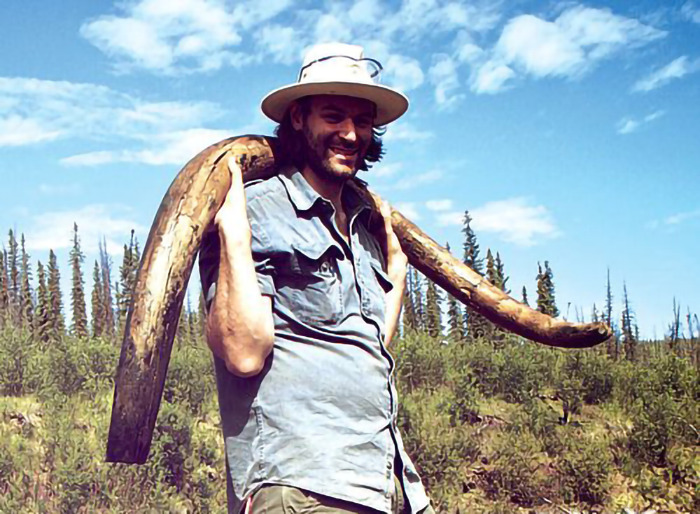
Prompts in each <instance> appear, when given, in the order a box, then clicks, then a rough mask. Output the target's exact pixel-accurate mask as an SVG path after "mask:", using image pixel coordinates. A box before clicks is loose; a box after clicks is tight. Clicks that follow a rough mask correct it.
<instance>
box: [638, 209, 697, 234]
mask: <svg viewBox="0 0 700 514" xmlns="http://www.w3.org/2000/svg"><path fill="white" fill-rule="evenodd" d="M693 219H700V209H695V210H692V211H684V212H677V213H675V214H672V215H670V216H667V217H665V218H664V219H662V220H654V221H651V222H649V223H647V227H648V228H651V229H657V228H659V227H667V228H669V229H673V228H676V227H677V226H678V225H680V224H682V223H685V222H687V221H690V220H693Z"/></svg>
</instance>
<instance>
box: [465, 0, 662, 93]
mask: <svg viewBox="0 0 700 514" xmlns="http://www.w3.org/2000/svg"><path fill="white" fill-rule="evenodd" d="M665 35H666V33H665V32H664V31H661V30H658V29H656V28H654V27H651V26H648V25H645V24H643V23H641V22H639V21H638V20H635V19H632V18H627V17H624V16H620V15H617V14H614V13H613V12H612V11H610V10H609V9H596V8H591V7H585V6H582V5H575V6H573V7H569V8H567V9H566V10H564V11H563V12H562V13H561V14H560V15H559V16H558V17H557V18H556V19H554V20H552V21H548V20H546V19H543V18H540V17H538V16H534V15H531V14H523V15H519V16H516V17H514V18H512V19H511V20H510V21H508V23H507V24H506V25H505V27H504V28H503V31H502V33H501V35H500V37H499V39H498V42H497V43H496V45H495V46H494V48H493V49H492V51H491V52H490V58H489V59H488V60H486V61H484V62H483V63H482V65H481V66H480V67H478V68H477V69H476V70H475V72H474V73H473V74H472V77H471V89H472V91H474V92H475V93H496V92H499V91H502V90H504V89H505V88H506V86H507V84H508V81H509V80H511V79H513V78H515V77H516V76H531V77H533V78H543V77H563V78H576V77H580V76H581V75H583V74H585V73H586V72H588V71H590V70H591V69H593V68H594V67H595V66H596V65H597V63H598V62H600V61H602V60H603V59H606V58H610V57H612V56H614V55H616V54H619V53H621V52H624V51H627V50H629V49H632V48H637V47H640V46H643V45H645V44H648V43H650V42H652V41H654V40H657V39H659V38H662V37H664V36H665Z"/></svg>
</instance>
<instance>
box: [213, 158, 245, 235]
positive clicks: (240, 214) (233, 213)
mask: <svg viewBox="0 0 700 514" xmlns="http://www.w3.org/2000/svg"><path fill="white" fill-rule="evenodd" d="M228 169H229V172H230V173H231V187H230V188H229V190H228V193H227V194H226V198H225V199H224V203H223V204H222V205H221V208H220V209H219V211H218V212H217V213H216V216H215V217H214V223H215V224H216V226H217V227H218V229H219V234H220V235H221V237H222V239H224V240H225V241H226V242H227V243H229V244H231V243H234V244H235V243H240V244H247V245H250V239H251V233H250V223H249V222H248V214H247V212H246V201H245V189H244V186H243V173H242V171H241V168H240V166H239V165H238V163H237V162H236V160H235V159H234V158H233V157H231V158H229V160H228Z"/></svg>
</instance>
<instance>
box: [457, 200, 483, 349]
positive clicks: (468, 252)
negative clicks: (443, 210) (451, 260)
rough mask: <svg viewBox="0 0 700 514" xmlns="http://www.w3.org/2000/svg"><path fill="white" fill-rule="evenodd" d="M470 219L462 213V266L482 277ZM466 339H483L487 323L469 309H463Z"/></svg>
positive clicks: (480, 263) (481, 266)
mask: <svg viewBox="0 0 700 514" xmlns="http://www.w3.org/2000/svg"><path fill="white" fill-rule="evenodd" d="M471 222H472V218H471V216H470V215H469V211H464V221H463V226H462V234H464V245H463V248H464V259H463V261H464V264H466V265H467V266H469V267H470V268H471V269H472V270H474V271H476V272H477V273H479V274H480V275H483V274H484V273H483V260H482V259H481V257H479V244H478V243H477V241H476V234H475V233H474V230H473V229H472V227H471ZM465 313H466V325H467V337H469V338H470V339H472V340H474V339H477V338H479V337H484V336H485V335H486V332H487V327H488V321H487V320H486V318H484V317H483V316H482V315H481V314H479V313H478V312H476V311H475V310H474V309H472V308H471V307H467V308H466V309H465Z"/></svg>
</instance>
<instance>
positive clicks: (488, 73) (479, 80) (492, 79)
mask: <svg viewBox="0 0 700 514" xmlns="http://www.w3.org/2000/svg"><path fill="white" fill-rule="evenodd" d="M513 77H515V72H514V71H513V70H511V69H510V68H509V67H508V66H506V65H505V64H499V63H498V62H495V61H488V62H487V63H486V64H484V65H483V66H481V67H480V68H478V70H477V71H476V73H475V74H474V75H473V76H472V77H471V80H470V82H471V84H470V89H471V90H472V91H473V92H474V93H500V92H501V91H503V90H505V89H506V88H507V86H506V84H507V82H508V81H509V80H510V79H512V78H513Z"/></svg>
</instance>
